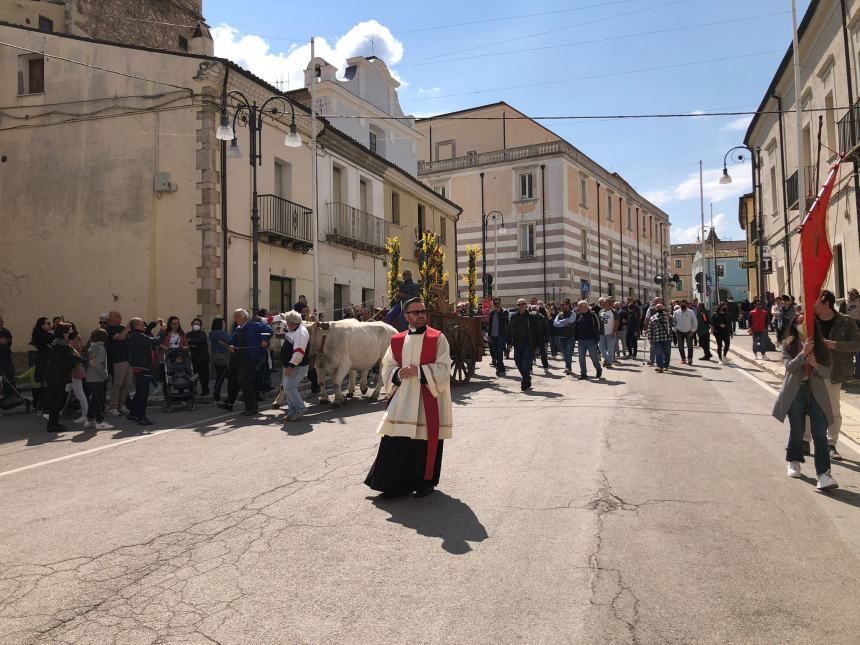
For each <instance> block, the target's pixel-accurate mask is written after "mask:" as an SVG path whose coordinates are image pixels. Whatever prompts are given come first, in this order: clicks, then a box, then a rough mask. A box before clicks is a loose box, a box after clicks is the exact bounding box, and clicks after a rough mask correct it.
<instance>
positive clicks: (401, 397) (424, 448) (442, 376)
mask: <svg viewBox="0 0 860 645" xmlns="http://www.w3.org/2000/svg"><path fill="white" fill-rule="evenodd" d="M403 310H404V313H405V315H406V321H407V323H409V329H408V330H407V331H404V332H401V333H399V334H396V335H395V336H393V337H392V338H391V346H390V347H389V348H388V351H387V352H386V353H385V356H384V357H383V359H382V369H381V371H380V375H379V376H380V378H381V379H383V382H384V383H385V391H386V392H388V393H389V397H388V399H389V402H388V408H387V409H386V411H385V414H384V416H383V417H382V423H380V425H379V429H378V430H377V434H379V435H380V436H381V437H382V440H381V441H380V444H379V452H378V453H377V455H376V461H374V463H373V466H372V467H371V469H370V472H369V473H368V475H367V478H366V479H365V480H364V483H365V484H367V486H369V487H370V488H372V489H373V490H377V491H380V492H381V493H383V494H386V495H407V494H409V493H414V494H415V497H424V496H425V495H429V494H430V493H432V492H433V490H434V487H435V486H436V485H438V483H439V473H440V471H441V468H442V445H443V440H444V439H450V438H451V436H452V433H451V431H452V427H453V406H452V404H451V353H450V349H449V347H448V341H447V339H446V338H445V336H444V335H443V334H442V333H441V332H440V331H439V330H437V329H433V328H432V327H428V326H427V308H426V307H425V305H424V303H423V302H421V300H420V299H417V298H415V299H413V300H410V301H408V302H406V303H405V304H404V306H403Z"/></svg>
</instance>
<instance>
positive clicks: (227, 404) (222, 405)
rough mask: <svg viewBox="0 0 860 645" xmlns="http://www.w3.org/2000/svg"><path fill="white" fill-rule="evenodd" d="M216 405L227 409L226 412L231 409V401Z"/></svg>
mask: <svg viewBox="0 0 860 645" xmlns="http://www.w3.org/2000/svg"><path fill="white" fill-rule="evenodd" d="M218 407H219V408H221V409H222V410H227V412H232V411H233V404H232V403H219V404H218Z"/></svg>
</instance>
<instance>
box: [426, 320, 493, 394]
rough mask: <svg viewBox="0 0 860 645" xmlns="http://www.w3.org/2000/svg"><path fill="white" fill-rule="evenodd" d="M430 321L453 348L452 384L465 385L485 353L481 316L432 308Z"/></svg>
mask: <svg viewBox="0 0 860 645" xmlns="http://www.w3.org/2000/svg"><path fill="white" fill-rule="evenodd" d="M428 322H429V325H430V326H431V327H433V328H434V329H438V330H440V331H441V332H442V333H443V334H445V338H447V339H448V345H449V346H450V348H451V385H464V384H466V383H468V382H469V380H470V379H471V378H472V375H473V374H474V373H475V364H476V363H479V362H481V358H482V357H483V355H484V334H483V331H482V330H481V317H480V316H458V315H457V314H455V313H449V312H444V311H433V310H431V311H430V312H429V314H428Z"/></svg>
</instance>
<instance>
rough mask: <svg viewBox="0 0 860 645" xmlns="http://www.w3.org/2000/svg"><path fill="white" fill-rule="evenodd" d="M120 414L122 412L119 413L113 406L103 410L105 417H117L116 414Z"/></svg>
mask: <svg viewBox="0 0 860 645" xmlns="http://www.w3.org/2000/svg"><path fill="white" fill-rule="evenodd" d="M121 414H122V413H121V412H120V411H119V410H114V409H113V408H111V409H110V410H106V411H105V416H106V417H118V416H120V415H121Z"/></svg>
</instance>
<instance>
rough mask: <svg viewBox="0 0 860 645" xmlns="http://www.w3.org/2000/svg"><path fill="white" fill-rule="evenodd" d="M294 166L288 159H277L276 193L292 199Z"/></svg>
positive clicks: (283, 197)
mask: <svg viewBox="0 0 860 645" xmlns="http://www.w3.org/2000/svg"><path fill="white" fill-rule="evenodd" d="M292 174H293V173H292V166H291V165H290V164H289V163H287V162H286V161H281V160H280V159H275V195H277V196H278V197H280V198H281V199H290V198H291V197H292V193H293V190H292V188H293V181H292Z"/></svg>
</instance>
